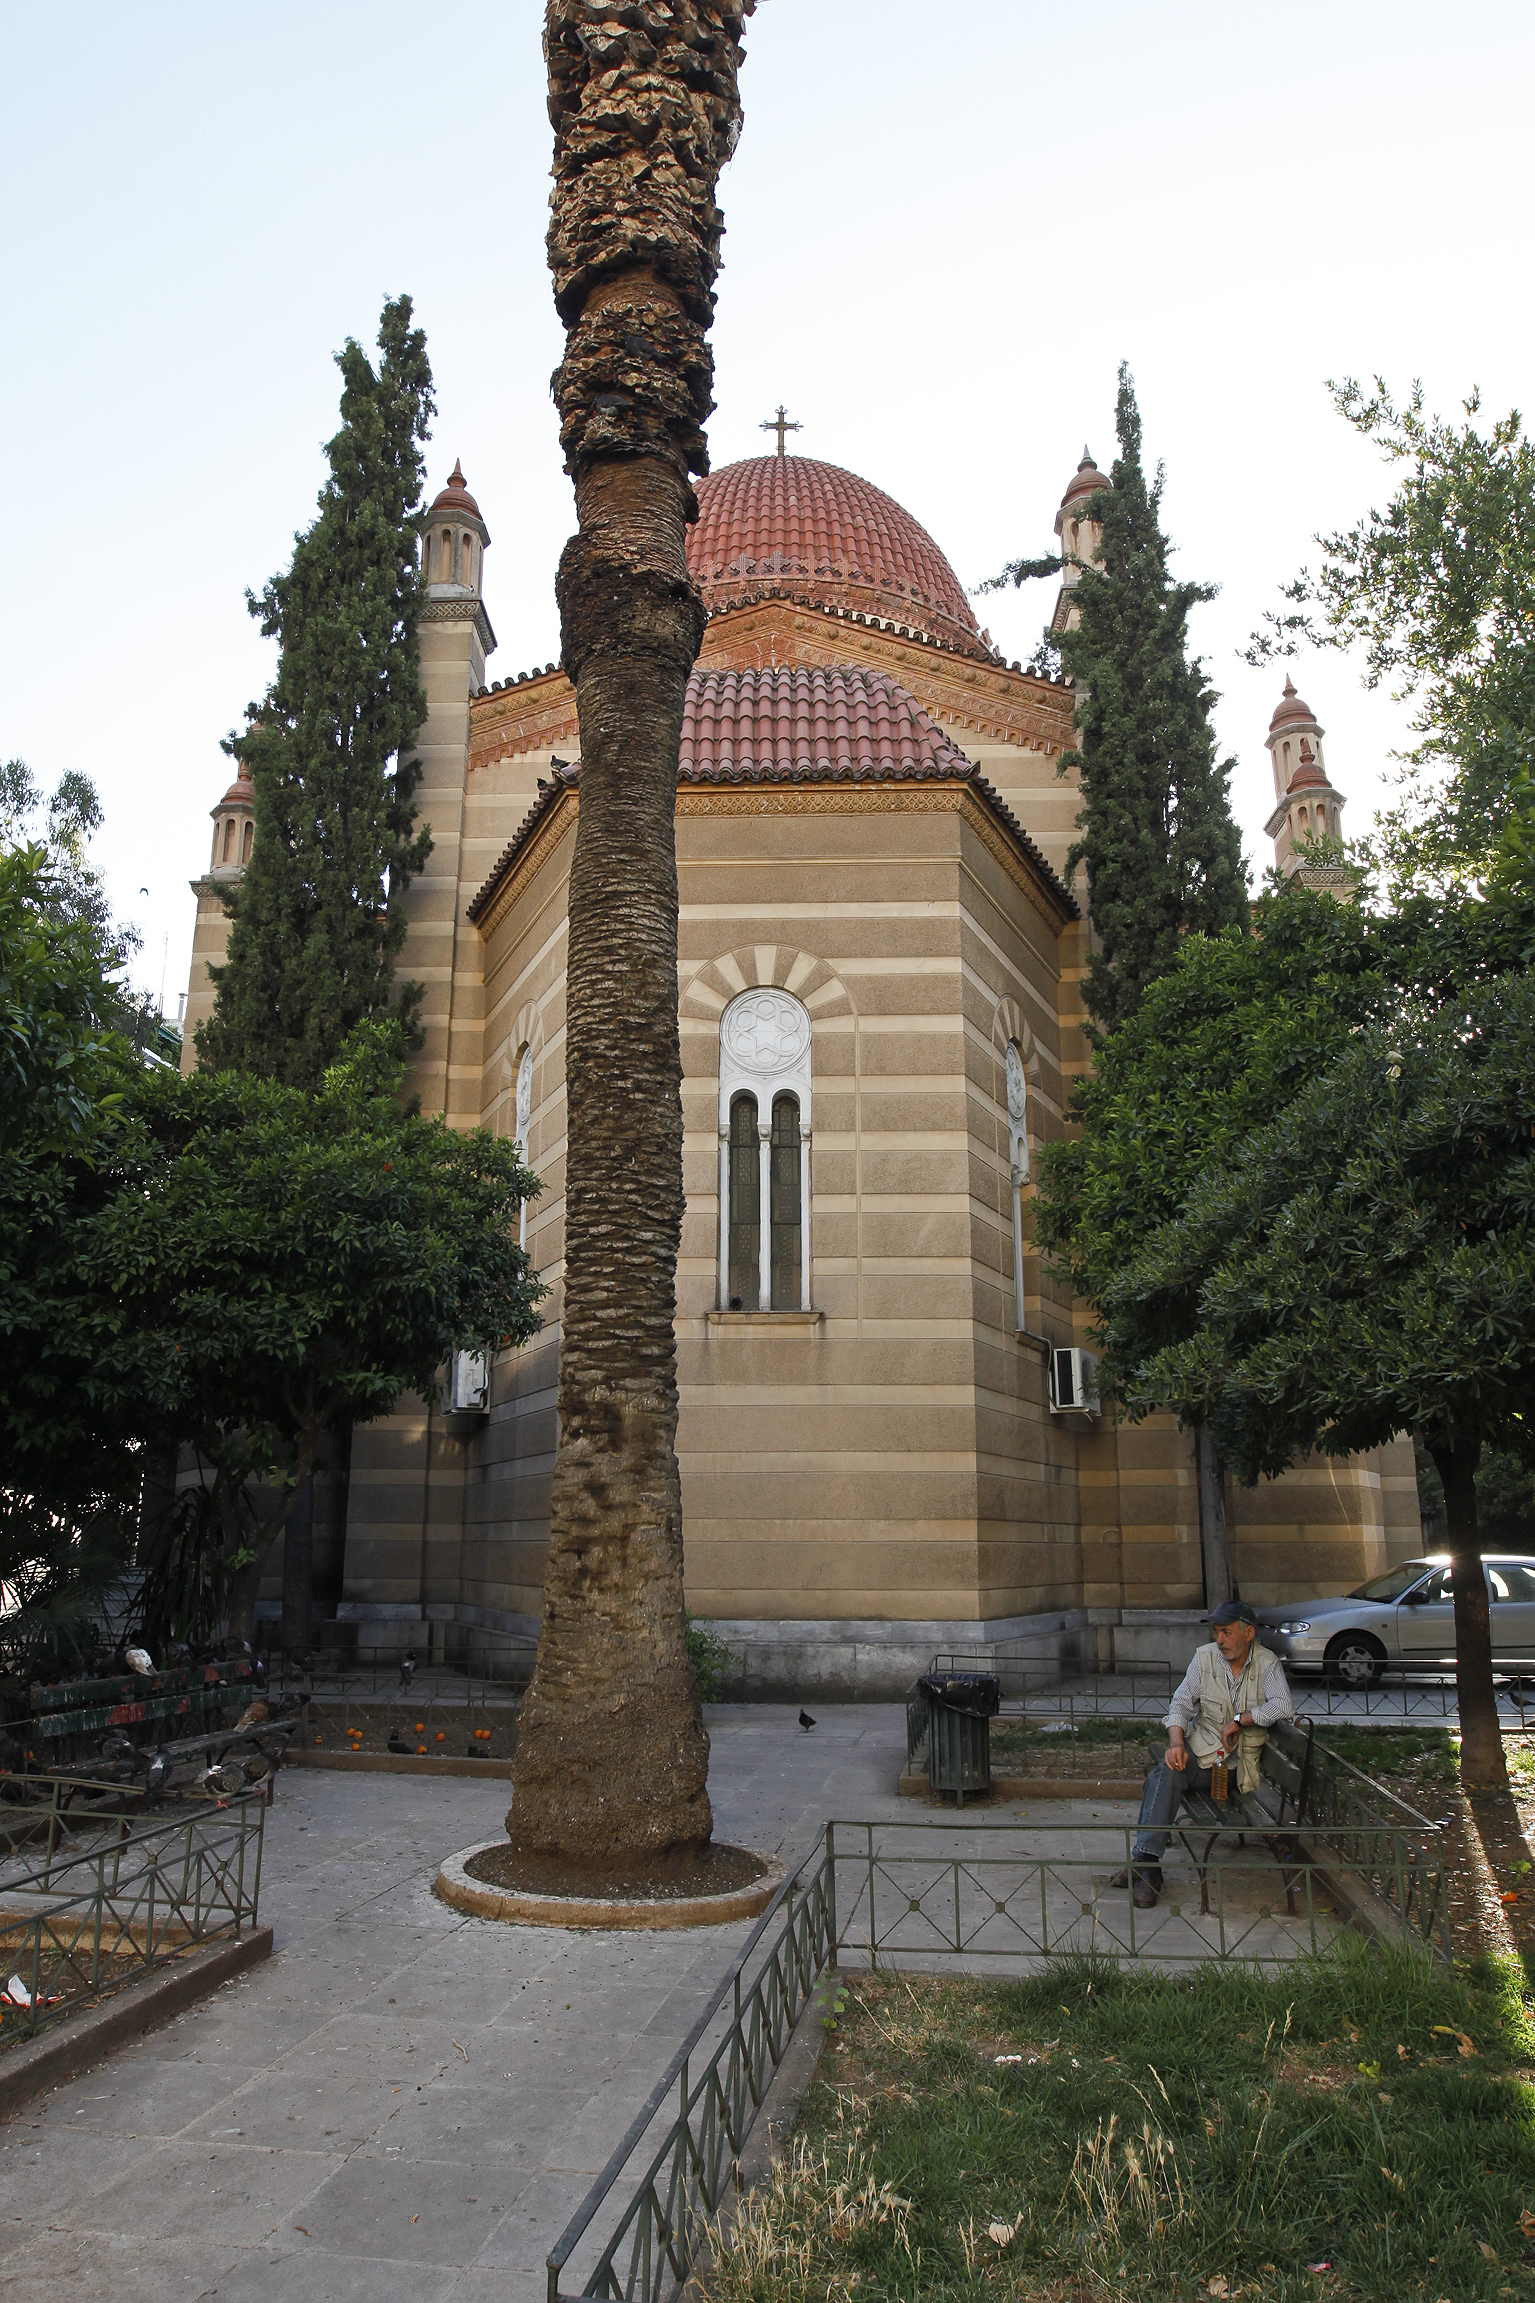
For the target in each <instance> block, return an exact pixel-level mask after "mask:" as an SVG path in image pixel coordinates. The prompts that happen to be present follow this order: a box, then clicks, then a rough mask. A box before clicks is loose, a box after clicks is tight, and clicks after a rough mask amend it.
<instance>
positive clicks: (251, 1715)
mask: <svg viewBox="0 0 1535 2303" xmlns="http://www.w3.org/2000/svg"><path fill="white" fill-rule="evenodd" d="M267 1716H268V1714H267V1707H266V1705H265V1704H264V1703H263V1702H262V1700H261V1698H260V1696H259V1695H258V1696H257V1698H256V1700H255V1702H254V1703H248V1704H247V1705H246V1706H245V1709H244V1710H243V1711H242V1712H241V1714H240V1716H239V1718H238V1719H237V1720H236V1721H235V1733H236V1735H243V1734H244V1732H245V1730H246V1728H248V1727H259V1726H260V1725H261V1722H262V1721H263V1720H264V1719H265V1718H266V1717H267Z"/></svg>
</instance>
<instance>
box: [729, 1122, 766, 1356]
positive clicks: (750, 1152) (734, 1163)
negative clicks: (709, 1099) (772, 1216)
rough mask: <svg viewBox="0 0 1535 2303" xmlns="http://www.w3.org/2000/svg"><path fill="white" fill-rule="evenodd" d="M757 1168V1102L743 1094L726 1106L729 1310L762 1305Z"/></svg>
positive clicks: (759, 1156) (758, 1172) (760, 1160)
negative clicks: (728, 1156)
mask: <svg viewBox="0 0 1535 2303" xmlns="http://www.w3.org/2000/svg"><path fill="white" fill-rule="evenodd" d="M761 1167H762V1152H761V1146H760V1144H759V1143H758V1141H757V1099H756V1097H755V1096H754V1095H749V1094H746V1093H745V1092H744V1091H743V1093H742V1094H740V1095H738V1096H736V1097H735V1098H734V1099H733V1101H732V1103H731V1106H730V1176H729V1181H728V1187H727V1188H728V1191H729V1198H730V1238H729V1241H728V1244H727V1254H728V1258H729V1268H728V1270H727V1272H726V1286H727V1287H728V1289H729V1293H728V1294H727V1296H726V1298H725V1301H726V1303H727V1304H728V1305H729V1307H730V1309H731V1310H732V1311H756V1310H757V1309H758V1308H759V1307H760V1305H761V1302H762V1174H761Z"/></svg>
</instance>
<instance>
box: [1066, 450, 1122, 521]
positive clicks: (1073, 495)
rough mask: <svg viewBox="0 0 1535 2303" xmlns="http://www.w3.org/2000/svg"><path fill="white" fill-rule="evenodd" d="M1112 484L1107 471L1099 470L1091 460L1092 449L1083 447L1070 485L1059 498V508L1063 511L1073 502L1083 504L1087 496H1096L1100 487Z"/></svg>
mask: <svg viewBox="0 0 1535 2303" xmlns="http://www.w3.org/2000/svg"><path fill="white" fill-rule="evenodd" d="M1112 485H1113V483H1112V481H1111V480H1110V478H1109V475H1108V473H1107V472H1100V471H1099V469H1098V467H1097V465H1096V464H1095V463H1094V462H1093V457H1092V450H1091V449H1090V448H1084V449H1083V450H1082V461H1081V463H1080V464H1079V465H1078V466H1077V468H1076V470H1075V471H1074V472H1073V473H1072V475H1071V485H1070V487H1069V488H1068V489H1067V490H1066V493H1065V495H1064V496H1062V498H1061V510H1062V511H1063V512H1064V511H1066V510H1068V509H1069V507H1070V506H1071V505H1073V504H1078V503H1081V504H1085V503H1086V501H1087V499H1088V497H1089V496H1096V495H1097V493H1098V491H1099V489H1100V488H1108V487H1111V486H1112Z"/></svg>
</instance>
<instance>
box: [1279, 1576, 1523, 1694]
mask: <svg viewBox="0 0 1535 2303" xmlns="http://www.w3.org/2000/svg"><path fill="white" fill-rule="evenodd" d="M1482 1570H1483V1573H1484V1574H1485V1575H1486V1577H1487V1592H1488V1600H1489V1605H1490V1611H1491V1616H1492V1655H1493V1661H1494V1662H1495V1663H1499V1664H1527V1663H1532V1662H1535V1559H1518V1558H1505V1557H1504V1555H1503V1554H1502V1553H1501V1552H1483V1554H1482ZM1257 1616H1258V1625H1259V1637H1260V1638H1261V1639H1262V1641H1263V1644H1264V1646H1265V1647H1269V1648H1272V1649H1273V1651H1274V1653H1275V1654H1276V1655H1277V1656H1278V1657H1279V1658H1280V1660H1281V1662H1282V1663H1284V1664H1285V1665H1286V1667H1287V1668H1288V1669H1289V1670H1291V1671H1327V1672H1330V1673H1331V1674H1333V1676H1334V1677H1336V1678H1338V1679H1340V1680H1341V1681H1342V1682H1343V1683H1344V1685H1345V1686H1347V1687H1371V1686H1373V1685H1374V1683H1375V1681H1376V1680H1377V1679H1379V1677H1380V1675H1381V1673H1382V1672H1383V1671H1393V1670H1394V1671H1443V1670H1450V1669H1453V1668H1454V1663H1455V1604H1454V1601H1453V1600H1452V1598H1451V1596H1450V1563H1449V1560H1448V1558H1447V1557H1446V1555H1445V1554H1444V1553H1443V1552H1438V1553H1436V1554H1435V1555H1434V1557H1433V1558H1431V1559H1408V1560H1404V1561H1403V1563H1402V1565H1401V1566H1400V1567H1393V1568H1392V1569H1391V1570H1390V1572H1389V1573H1388V1574H1386V1575H1377V1576H1375V1577H1374V1578H1373V1579H1372V1581H1370V1582H1369V1583H1362V1584H1361V1585H1360V1586H1359V1589H1358V1590H1357V1591H1352V1592H1350V1593H1349V1594H1348V1596H1347V1598H1344V1599H1305V1600H1291V1601H1290V1602H1289V1603H1288V1605H1286V1606H1284V1607H1260V1608H1259V1609H1258V1610H1257Z"/></svg>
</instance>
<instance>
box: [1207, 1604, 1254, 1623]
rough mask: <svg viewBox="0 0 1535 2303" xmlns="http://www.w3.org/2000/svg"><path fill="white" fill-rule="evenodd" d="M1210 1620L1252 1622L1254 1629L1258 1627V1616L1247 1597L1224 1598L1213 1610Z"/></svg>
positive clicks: (1215, 1621)
mask: <svg viewBox="0 0 1535 2303" xmlns="http://www.w3.org/2000/svg"><path fill="white" fill-rule="evenodd" d="M1210 1621H1211V1622H1212V1623H1250V1624H1251V1625H1252V1627H1253V1629H1254V1631H1256V1630H1257V1628H1258V1618H1257V1616H1256V1615H1255V1614H1254V1613H1253V1611H1252V1609H1251V1608H1250V1607H1249V1606H1248V1604H1247V1602H1246V1600H1245V1599H1223V1600H1222V1601H1221V1603H1220V1606H1219V1607H1217V1608H1215V1609H1213V1610H1212V1612H1211V1616H1210Z"/></svg>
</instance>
